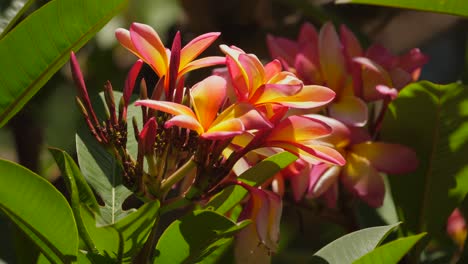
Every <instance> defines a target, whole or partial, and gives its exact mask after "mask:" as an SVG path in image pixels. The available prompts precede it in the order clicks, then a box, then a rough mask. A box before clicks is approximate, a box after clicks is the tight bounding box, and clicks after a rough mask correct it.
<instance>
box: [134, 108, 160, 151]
mask: <svg viewBox="0 0 468 264" xmlns="http://www.w3.org/2000/svg"><path fill="white" fill-rule="evenodd" d="M157 128H158V124H157V123H156V118H155V117H152V118H150V119H148V121H147V122H146V124H145V125H144V126H143V129H142V130H141V132H140V134H139V135H138V150H139V151H141V154H143V155H147V154H153V153H152V152H153V146H154V142H155V141H156V129H157Z"/></svg>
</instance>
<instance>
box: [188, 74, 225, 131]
mask: <svg viewBox="0 0 468 264" xmlns="http://www.w3.org/2000/svg"><path fill="white" fill-rule="evenodd" d="M190 95H191V99H192V106H193V108H194V110H195V114H196V115H197V119H198V121H199V122H200V124H201V125H202V126H203V128H204V129H205V130H208V128H209V127H210V126H211V123H213V120H214V119H215V118H216V116H217V114H218V110H219V108H220V107H221V105H222V104H223V103H224V100H225V99H226V80H225V79H223V78H222V77H219V76H215V75H212V76H210V77H208V78H206V79H204V80H203V81H201V82H199V83H197V84H196V85H194V86H193V87H192V89H191V90H190Z"/></svg>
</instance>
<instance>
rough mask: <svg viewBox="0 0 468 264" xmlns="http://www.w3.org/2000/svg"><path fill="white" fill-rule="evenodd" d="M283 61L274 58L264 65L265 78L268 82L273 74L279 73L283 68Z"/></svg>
mask: <svg viewBox="0 0 468 264" xmlns="http://www.w3.org/2000/svg"><path fill="white" fill-rule="evenodd" d="M282 68H283V67H282V66H281V62H280V61H279V60H272V61H270V62H269V63H267V64H266V65H265V66H264V70H265V80H266V81H267V82H268V81H269V80H270V79H271V78H273V76H275V75H277V74H278V73H280V72H281V70H282Z"/></svg>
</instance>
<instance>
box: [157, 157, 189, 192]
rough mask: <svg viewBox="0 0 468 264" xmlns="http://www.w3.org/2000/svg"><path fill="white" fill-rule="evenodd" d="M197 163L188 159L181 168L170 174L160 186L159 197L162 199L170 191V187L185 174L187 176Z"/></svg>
mask: <svg viewBox="0 0 468 264" xmlns="http://www.w3.org/2000/svg"><path fill="white" fill-rule="evenodd" d="M196 166H197V163H196V162H195V160H194V159H193V157H192V158H190V159H189V160H188V161H187V162H186V163H185V164H184V165H182V167H180V168H179V169H178V170H177V171H175V172H174V173H172V174H171V176H169V177H167V179H165V180H163V182H162V184H161V195H162V196H161V197H164V196H165V194H166V193H167V192H169V190H170V189H171V187H172V186H173V185H174V184H176V183H177V182H179V181H180V180H182V179H183V178H184V177H185V176H186V175H187V174H189V173H190V172H191V171H192V170H193V169H195V168H196Z"/></svg>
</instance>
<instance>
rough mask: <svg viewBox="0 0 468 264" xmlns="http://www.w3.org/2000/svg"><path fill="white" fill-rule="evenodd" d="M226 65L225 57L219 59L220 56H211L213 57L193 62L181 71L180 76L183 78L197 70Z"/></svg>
mask: <svg viewBox="0 0 468 264" xmlns="http://www.w3.org/2000/svg"><path fill="white" fill-rule="evenodd" d="M225 63H226V58H225V57H219V56H211V57H204V58H201V59H198V60H194V61H191V62H189V63H187V64H185V66H184V67H183V68H182V65H181V68H180V69H179V76H182V75H184V74H186V73H187V72H190V71H193V70H197V69H200V68H205V67H210V66H215V65H223V64H225Z"/></svg>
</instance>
